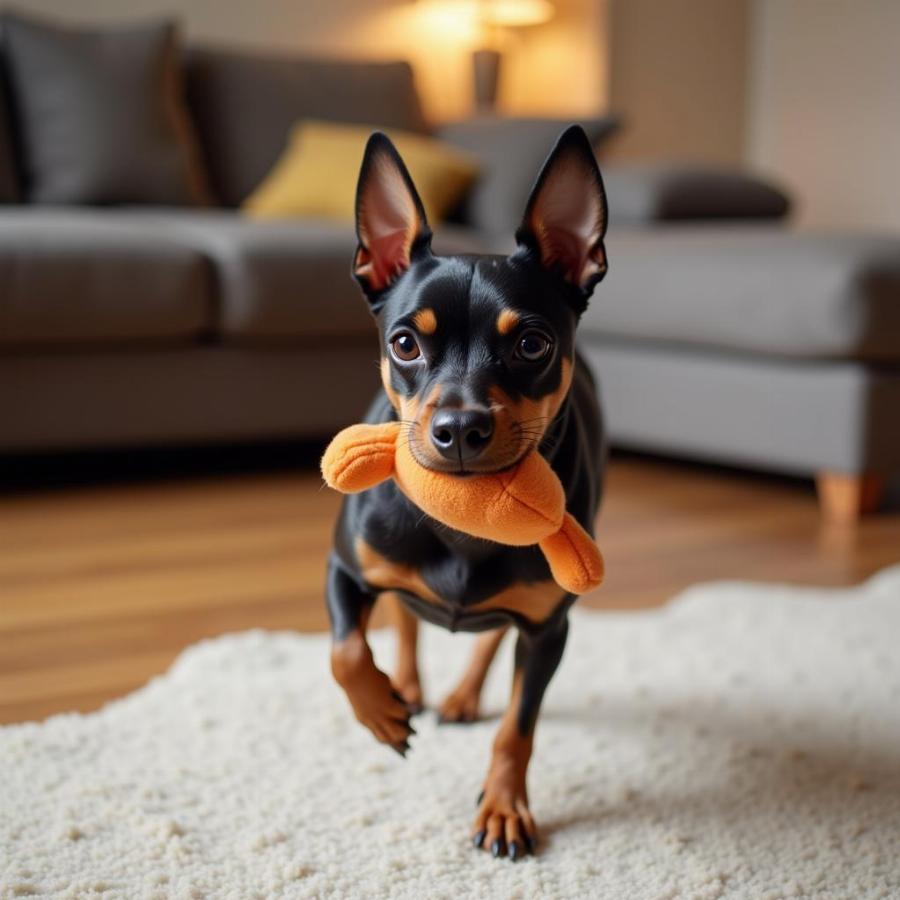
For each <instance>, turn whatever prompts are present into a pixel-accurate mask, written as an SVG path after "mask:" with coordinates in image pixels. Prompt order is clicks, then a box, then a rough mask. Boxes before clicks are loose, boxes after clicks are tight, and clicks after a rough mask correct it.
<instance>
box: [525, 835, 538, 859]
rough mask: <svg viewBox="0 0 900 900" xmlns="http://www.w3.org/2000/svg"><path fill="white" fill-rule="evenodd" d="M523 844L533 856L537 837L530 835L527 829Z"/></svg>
mask: <svg viewBox="0 0 900 900" xmlns="http://www.w3.org/2000/svg"><path fill="white" fill-rule="evenodd" d="M525 846H526V847H527V848H528V852H529V853H530V854H532V856H533V855H534V851H535V848H536V847H537V838H534V837H532V836H531V835H530V834H529V833H528V832H527V831H526V832H525Z"/></svg>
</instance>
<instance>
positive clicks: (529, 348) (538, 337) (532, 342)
mask: <svg viewBox="0 0 900 900" xmlns="http://www.w3.org/2000/svg"><path fill="white" fill-rule="evenodd" d="M552 347H553V344H552V343H551V342H550V338H548V337H547V335H545V334H541V332H540V331H526V332H525V334H523V335H522V336H521V337H520V338H519V343H518V344H517V345H516V357H517V358H518V359H524V360H525V362H540V360H542V359H544V358H545V357H546V356H547V354H548V353H549V352H550V350H551V348H552Z"/></svg>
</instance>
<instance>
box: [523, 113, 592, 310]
mask: <svg viewBox="0 0 900 900" xmlns="http://www.w3.org/2000/svg"><path fill="white" fill-rule="evenodd" d="M606 217H607V211H606V193H605V192H604V190H603V179H602V178H601V177H600V169H599V168H598V167H597V159H596V157H595V156H594V151H593V149H592V148H591V144H590V141H589V140H588V138H587V135H586V134H585V133H584V129H583V128H581V126H580V125H572V126H571V127H569V128H567V129H566V130H565V131H564V132H563V133H562V135H561V136H560V138H559V140H558V141H557V142H556V146H555V147H554V148H553V151H552V152H551V153H550V156H549V157H548V158H547V162H545V163H544V167H543V169H541V174H540V175H538V179H537V182H535V185H534V189H533V190H532V192H531V197H529V199H528V205H527V206H526V208H525V217H524V219H523V220H522V224H521V226H520V227H519V230H518V231H517V232H516V241H517V242H518V244H519V246H520V247H521V248H525V249H526V250H528V251H530V252H533V253H535V254H537V255H538V256H539V259H540V261H541V263H542V264H543V265H544V266H546V267H547V268H550V269H554V270H556V271H558V272H559V273H560V274H561V275H562V276H563V278H565V279H566V281H568V282H570V283H571V284H573V285H574V286H575V287H577V288H578V289H579V290H580V291H581V292H582V293H583V295H584V297H585V298H587V297H588V296H589V295H590V293H591V291H592V290H593V288H594V285H595V284H596V283H597V282H598V281H600V279H601V278H603V276H604V275H605V274H606V251H605V250H604V247H603V237H604V235H605V234H606Z"/></svg>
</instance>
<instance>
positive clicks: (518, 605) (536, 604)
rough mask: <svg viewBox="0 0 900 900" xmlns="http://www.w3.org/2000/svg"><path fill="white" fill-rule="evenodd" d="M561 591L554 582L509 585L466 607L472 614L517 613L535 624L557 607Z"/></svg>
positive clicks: (560, 598)
mask: <svg viewBox="0 0 900 900" xmlns="http://www.w3.org/2000/svg"><path fill="white" fill-rule="evenodd" d="M563 596H564V591H563V589H562V588H561V587H560V586H559V585H558V584H557V583H556V582H555V581H549V580H548V581H532V582H530V583H528V582H524V581H523V582H519V583H516V584H511V585H510V586H509V587H508V588H504V589H503V590H502V591H500V593H499V594H494V596H493V597H488V599H487V600H482V601H481V602H480V603H475V604H473V605H472V606H470V607H468V609H469V610H471V611H472V612H486V611H487V610H504V611H506V612H513V613H517V614H518V615H520V616H523V617H524V618H526V619H528V621H529V622H534V623H535V624H537V623H539V622H543V621H544V620H545V619H546V618H547V617H548V616H550V614H551V613H552V612H553V611H554V610H555V609H556V607H557V606H559V601H560V600H562V598H563Z"/></svg>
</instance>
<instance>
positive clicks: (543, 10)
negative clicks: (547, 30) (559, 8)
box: [480, 0, 555, 28]
mask: <svg viewBox="0 0 900 900" xmlns="http://www.w3.org/2000/svg"><path fill="white" fill-rule="evenodd" d="M480 12H481V20H482V21H483V22H484V23H485V24H486V25H499V26H502V27H505V28H523V27H525V26H526V25H541V24H543V23H544V22H547V21H549V20H550V19H552V18H553V13H554V12H555V10H554V9H553V4H552V3H550V0H481V3H480Z"/></svg>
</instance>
